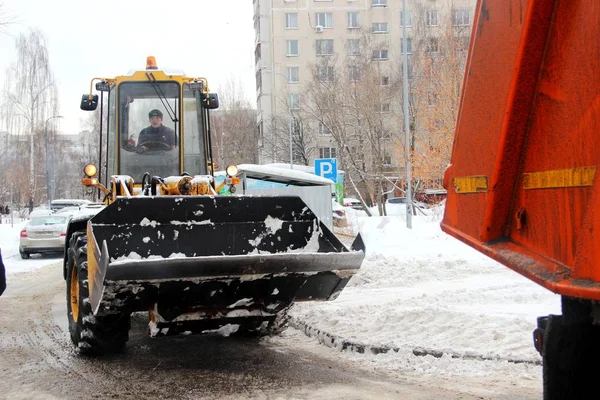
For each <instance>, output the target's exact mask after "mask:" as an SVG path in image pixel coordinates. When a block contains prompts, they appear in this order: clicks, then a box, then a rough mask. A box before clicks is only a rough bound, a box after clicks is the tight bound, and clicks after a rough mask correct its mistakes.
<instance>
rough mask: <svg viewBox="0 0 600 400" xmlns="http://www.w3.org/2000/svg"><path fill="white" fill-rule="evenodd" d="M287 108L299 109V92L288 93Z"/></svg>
mask: <svg viewBox="0 0 600 400" xmlns="http://www.w3.org/2000/svg"><path fill="white" fill-rule="evenodd" d="M288 108H289V109H290V110H299V109H300V93H290V94H288Z"/></svg>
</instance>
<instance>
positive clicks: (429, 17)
mask: <svg viewBox="0 0 600 400" xmlns="http://www.w3.org/2000/svg"><path fill="white" fill-rule="evenodd" d="M439 18H440V13H439V11H438V10H425V25H427V26H438V25H439V24H440V21H439Z"/></svg>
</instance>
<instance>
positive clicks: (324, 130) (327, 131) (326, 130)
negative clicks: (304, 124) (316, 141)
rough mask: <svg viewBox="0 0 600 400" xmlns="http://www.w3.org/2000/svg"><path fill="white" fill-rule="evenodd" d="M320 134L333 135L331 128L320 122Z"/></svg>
mask: <svg viewBox="0 0 600 400" xmlns="http://www.w3.org/2000/svg"><path fill="white" fill-rule="evenodd" d="M319 135H331V129H329V128H328V127H327V126H326V125H325V124H324V123H322V122H319Z"/></svg>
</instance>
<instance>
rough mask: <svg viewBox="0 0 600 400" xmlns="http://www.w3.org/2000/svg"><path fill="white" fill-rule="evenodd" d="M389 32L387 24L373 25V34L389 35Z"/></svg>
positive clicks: (376, 23)
mask: <svg viewBox="0 0 600 400" xmlns="http://www.w3.org/2000/svg"><path fill="white" fill-rule="evenodd" d="M387 32H388V24H387V22H374V23H373V33H387Z"/></svg>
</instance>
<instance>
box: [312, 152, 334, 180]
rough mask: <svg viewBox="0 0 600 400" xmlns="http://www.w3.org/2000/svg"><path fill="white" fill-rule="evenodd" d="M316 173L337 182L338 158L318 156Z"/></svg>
mask: <svg viewBox="0 0 600 400" xmlns="http://www.w3.org/2000/svg"><path fill="white" fill-rule="evenodd" d="M315 175H319V176H322V177H323V178H327V179H331V180H332V181H334V182H337V159H336V158H317V159H316V160H315Z"/></svg>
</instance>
